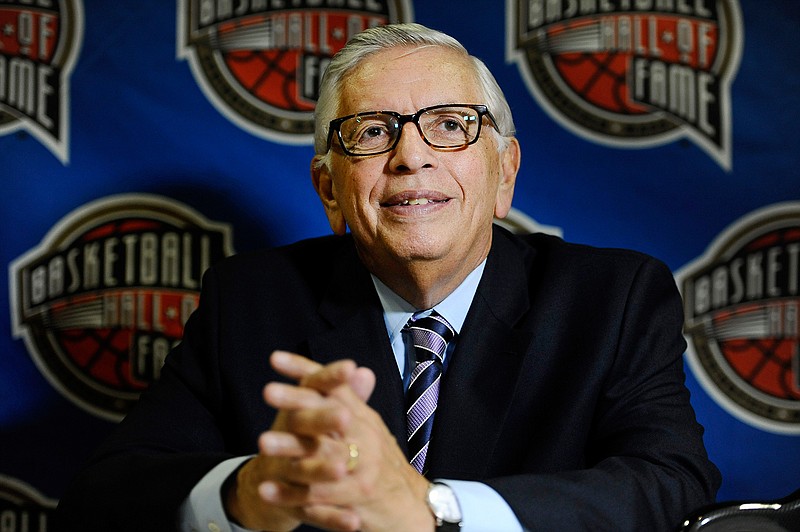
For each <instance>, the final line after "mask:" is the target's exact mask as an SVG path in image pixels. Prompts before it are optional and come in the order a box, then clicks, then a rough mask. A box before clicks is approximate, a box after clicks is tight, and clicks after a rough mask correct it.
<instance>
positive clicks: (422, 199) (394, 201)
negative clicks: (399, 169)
mask: <svg viewBox="0 0 800 532" xmlns="http://www.w3.org/2000/svg"><path fill="white" fill-rule="evenodd" d="M448 201H450V198H448V197H447V196H444V195H443V194H439V193H430V192H424V193H420V192H417V193H401V194H396V195H394V196H392V197H390V198H388V199H387V200H386V201H382V202H381V204H380V205H381V207H408V206H417V205H431V204H442V203H447V202H448Z"/></svg>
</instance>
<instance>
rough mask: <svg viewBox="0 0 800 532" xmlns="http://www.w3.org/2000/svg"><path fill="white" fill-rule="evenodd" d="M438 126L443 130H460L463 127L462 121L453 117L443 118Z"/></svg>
mask: <svg viewBox="0 0 800 532" xmlns="http://www.w3.org/2000/svg"><path fill="white" fill-rule="evenodd" d="M439 127H441V128H442V129H443V130H444V131H462V130H463V129H464V123H463V122H462V121H460V120H457V119H455V118H444V119H442V120H441V122H440V124H439Z"/></svg>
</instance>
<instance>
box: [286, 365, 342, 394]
mask: <svg viewBox="0 0 800 532" xmlns="http://www.w3.org/2000/svg"><path fill="white" fill-rule="evenodd" d="M355 371H356V364H355V362H353V361H352V360H337V361H336V362H332V363H330V364H328V365H327V366H323V367H321V368H320V369H319V370H318V371H314V372H312V373H310V374H308V375H306V376H305V377H304V378H302V379H301V380H300V385H301V386H305V387H308V388H312V389H314V390H317V391H318V392H320V393H323V394H326V393H329V392H330V391H331V390H333V389H334V388H336V387H337V386H341V385H342V384H346V383H348V382H349V381H350V379H351V378H352V376H353V374H354V373H355Z"/></svg>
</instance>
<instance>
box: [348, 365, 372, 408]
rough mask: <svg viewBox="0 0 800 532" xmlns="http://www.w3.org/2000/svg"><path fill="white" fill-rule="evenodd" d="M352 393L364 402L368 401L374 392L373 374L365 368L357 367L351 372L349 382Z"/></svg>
mask: <svg viewBox="0 0 800 532" xmlns="http://www.w3.org/2000/svg"><path fill="white" fill-rule="evenodd" d="M349 383H350V387H351V388H352V389H353V392H355V394H356V395H357V396H358V397H359V398H360V399H361V400H362V401H364V402H366V401H368V400H369V398H370V396H371V395H372V392H373V390H375V373H373V372H372V370H371V369H369V368H366V367H359V368H356V370H355V371H354V372H353V375H352V376H351V378H350V380H349Z"/></svg>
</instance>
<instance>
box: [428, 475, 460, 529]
mask: <svg viewBox="0 0 800 532" xmlns="http://www.w3.org/2000/svg"><path fill="white" fill-rule="evenodd" d="M425 500H426V502H427V503H428V508H430V509H431V512H432V513H433V517H434V518H435V519H436V531H437V532H457V531H459V530H461V508H460V507H459V506H458V499H457V498H456V494H455V493H453V489H452V488H451V487H450V486H448V485H447V484H442V483H441V482H433V483H431V485H430V486H428V494H427V496H426V497H425Z"/></svg>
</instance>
